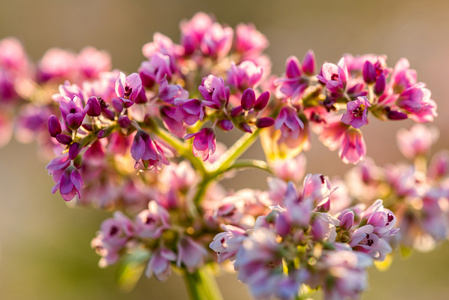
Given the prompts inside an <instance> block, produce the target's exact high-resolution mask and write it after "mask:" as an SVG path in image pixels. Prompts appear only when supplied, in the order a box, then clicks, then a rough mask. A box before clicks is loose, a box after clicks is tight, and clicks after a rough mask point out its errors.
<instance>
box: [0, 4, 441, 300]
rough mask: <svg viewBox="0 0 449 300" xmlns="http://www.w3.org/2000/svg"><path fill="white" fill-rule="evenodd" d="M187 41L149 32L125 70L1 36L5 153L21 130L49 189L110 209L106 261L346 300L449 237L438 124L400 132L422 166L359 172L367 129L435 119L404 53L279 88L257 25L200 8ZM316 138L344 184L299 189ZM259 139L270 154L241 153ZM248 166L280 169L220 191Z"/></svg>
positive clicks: (308, 183)
mask: <svg viewBox="0 0 449 300" xmlns="http://www.w3.org/2000/svg"><path fill="white" fill-rule="evenodd" d="M180 30H181V37H180V41H179V43H176V42H174V41H172V40H171V39H170V38H169V37H167V36H165V35H163V34H161V33H156V34H155V35H154V36H153V40H152V41H151V42H149V43H147V44H145V45H144V46H143V48H142V53H143V56H144V57H145V60H144V61H143V62H142V63H141V65H140V67H139V68H138V70H136V72H134V73H131V74H125V73H124V72H122V71H120V70H116V69H114V70H112V68H111V60H110V57H109V55H108V54H107V53H106V52H104V51H99V50H96V49H94V48H91V47H88V48H84V49H83V50H81V52H80V53H79V54H74V53H72V52H70V51H66V50H62V49H56V48H55V49H50V50H49V51H47V52H46V53H45V54H44V56H43V57H42V59H41V60H40V61H38V62H37V63H36V64H34V65H33V63H32V62H31V61H30V60H29V59H28V57H27V55H26V53H25V50H24V49H23V47H22V45H21V44H20V42H18V41H17V40H16V39H14V38H6V39H3V40H1V41H0V146H3V145H5V144H6V143H7V142H8V141H9V139H10V136H11V134H12V131H13V127H15V130H16V135H17V137H18V139H19V140H21V141H30V140H32V139H36V140H37V141H38V142H39V143H40V146H41V147H40V149H42V151H41V152H42V153H43V154H45V156H46V157H52V160H51V161H50V163H49V164H48V165H47V170H48V173H49V174H50V175H52V177H53V180H54V182H55V186H54V187H53V189H52V192H53V193H56V192H57V191H59V193H60V195H61V197H62V198H63V199H64V200H66V201H72V203H74V204H75V205H82V206H93V207H95V208H100V209H105V210H108V211H114V216H113V217H112V218H110V219H107V220H105V221H104V222H103V223H102V225H101V229H100V231H99V232H98V234H97V237H96V238H95V239H94V240H93V241H92V247H93V248H94V249H95V250H96V251H97V253H98V254H99V255H100V256H101V259H100V266H102V267H105V266H108V265H111V264H115V263H117V262H120V261H124V263H126V262H128V263H129V261H132V263H134V264H139V265H141V266H143V265H145V266H146V275H147V276H152V275H154V276H155V277H156V278H157V279H159V280H161V281H162V280H165V279H167V278H168V277H169V276H170V274H171V270H172V268H177V269H179V270H180V271H181V272H182V273H183V274H184V275H185V276H187V277H188V278H191V276H197V277H195V278H196V279H195V280H190V281H188V282H190V283H192V282H196V283H199V282H200V280H199V277H201V276H202V275H201V276H200V275H199V274H200V273H199V272H201V270H202V269H203V267H204V266H205V265H209V264H215V263H216V262H219V263H221V262H224V261H226V260H230V261H232V262H233V264H234V268H235V270H237V271H238V272H239V280H241V281H242V282H244V283H246V284H247V285H248V286H249V287H250V289H251V292H252V294H253V295H254V296H255V297H256V298H269V297H271V296H276V297H279V298H282V299H290V298H294V297H296V296H298V294H301V293H302V294H303V295H305V292H304V291H305V288H304V287H307V288H308V289H312V290H314V289H318V288H321V289H322V290H323V291H324V294H325V298H326V299H346V298H354V297H358V296H359V295H360V294H361V293H362V292H363V291H364V290H365V289H366V286H367V275H366V269H367V268H368V267H369V266H370V265H372V264H373V261H384V260H385V258H386V257H387V256H388V255H390V253H391V252H392V251H393V248H395V247H396V246H398V245H399V246H400V247H402V248H403V249H408V248H411V247H415V248H418V249H425V248H431V247H432V246H433V245H434V244H435V243H436V242H438V241H441V240H443V239H445V238H446V237H447V236H448V233H447V232H448V210H449V209H448V207H449V205H448V198H449V193H448V191H449V188H448V182H449V181H448V180H447V173H448V170H449V165H448V164H449V157H448V154H447V153H446V152H442V153H440V154H437V155H436V156H435V157H434V159H433V160H432V161H431V163H430V164H429V165H428V164H427V162H426V160H425V156H426V155H427V153H428V151H429V147H430V144H431V143H432V142H434V141H435V139H436V137H437V133H435V131H428V129H426V128H425V127H424V126H422V125H416V126H415V127H413V128H412V129H411V131H402V132H401V133H400V135H399V139H398V140H399V148H400V149H401V151H402V152H403V153H404V155H405V156H406V157H407V158H409V159H411V160H413V161H414V166H404V165H398V166H387V167H386V168H385V169H381V168H379V167H377V166H375V165H374V164H373V163H372V162H371V160H369V159H367V160H365V161H363V160H364V159H365V156H366V151H367V150H366V145H365V142H364V139H363V136H362V131H361V128H362V127H363V126H366V125H367V124H368V120H369V118H373V117H374V118H378V119H380V120H404V119H411V120H413V121H414V122H418V123H424V122H429V121H433V119H434V118H435V117H436V116H437V113H436V104H435V102H434V101H433V100H431V99H430V91H429V90H428V89H427V88H426V87H425V85H424V83H421V82H418V80H417V73H416V71H415V70H412V69H410V67H409V63H408V61H407V60H406V59H401V60H399V61H398V62H397V63H396V65H395V67H394V68H390V67H388V66H387V63H386V56H383V55H371V54H370V55H362V56H351V55H345V56H343V57H342V58H341V59H340V61H339V62H338V63H337V64H333V63H328V62H325V63H324V64H322V65H321V66H319V65H317V62H316V58H315V54H314V52H313V51H311V50H310V51H308V52H307V53H306V54H305V56H304V58H303V60H302V61H300V60H299V59H298V58H296V57H294V56H291V57H289V58H288V59H287V62H286V67H285V73H284V74H283V75H282V76H280V77H277V76H275V75H272V74H271V62H270V59H269V58H268V56H267V55H265V54H264V53H263V52H264V50H265V49H266V48H267V47H268V40H267V39H266V37H265V36H264V35H263V34H262V33H260V32H259V31H258V30H257V29H256V28H255V27H254V26H253V25H252V24H238V25H237V26H236V28H235V29H233V28H231V27H229V26H227V25H222V24H220V23H218V22H216V20H215V19H214V18H213V17H211V16H209V15H207V14H204V13H197V14H196V15H195V16H193V18H192V19H190V20H184V21H182V22H181V25H180ZM16 116H17V118H16V119H17V121H16V125H15V126H13V119H14V118H15V117H16ZM231 130H240V131H241V137H240V139H239V140H237V141H236V142H235V143H234V144H233V145H232V146H230V147H229V148H228V149H227V148H226V147H225V146H224V145H223V144H221V143H220V142H217V136H218V135H217V131H224V132H228V131H231ZM311 131H313V132H315V133H316V134H317V135H318V138H319V139H320V141H321V142H322V143H323V144H324V145H326V146H327V147H328V148H329V149H331V150H337V149H338V154H339V156H340V158H341V160H342V161H343V162H344V163H351V164H357V163H359V162H362V161H363V162H362V163H361V164H360V165H359V166H358V167H356V168H355V169H354V170H353V171H352V172H351V173H350V174H349V175H348V176H347V178H348V181H347V184H345V183H344V182H342V181H339V180H338V181H337V180H333V182H334V183H335V182H338V184H335V186H333V185H331V183H330V180H329V179H328V178H326V177H324V176H323V175H320V174H313V175H312V174H309V175H307V176H305V178H303V176H304V174H305V158H304V156H302V155H298V154H299V153H301V152H302V151H303V150H304V151H305V150H309V149H310V147H311V142H310V136H311ZM259 136H260V137H261V142H262V146H263V149H264V152H265V154H266V157H267V161H261V160H247V159H241V156H242V155H243V154H244V153H245V151H246V150H247V149H248V148H249V147H250V146H251V145H252V144H253V143H254V142H255V141H256V140H257V138H258V137H259ZM55 153H56V155H58V156H57V157H54V154H55ZM244 168H257V169H261V170H263V171H267V172H269V173H271V174H274V176H273V177H270V178H269V179H268V186H269V189H268V190H267V191H259V190H254V189H243V190H240V191H233V190H227V189H225V188H224V187H223V186H221V185H220V184H219V181H220V179H222V178H227V177H230V176H233V175H234V174H235V171H238V170H240V169H244ZM379 199H383V200H379ZM399 228H400V230H399ZM223 230H224V231H223ZM398 230H399V231H398ZM222 231H223V232H222ZM209 246H210V248H211V249H212V250H213V251H211V249H210V248H209ZM214 251H215V252H216V253H217V254H218V255H214ZM136 257H137V258H136ZM136 274H137V275H139V274H138V273H136ZM139 276H140V275H139ZM190 288H191V289H196V288H199V287H194V286H190ZM206 290H207V291H209V292H210V289H206ZM203 292H204V293H206V294H207V295H208V296H207V297H208V298H209V299H214V298H215V296H214V295H213V294H208V293H209V292H206V291H203ZM193 295H196V294H195V293H193Z"/></svg>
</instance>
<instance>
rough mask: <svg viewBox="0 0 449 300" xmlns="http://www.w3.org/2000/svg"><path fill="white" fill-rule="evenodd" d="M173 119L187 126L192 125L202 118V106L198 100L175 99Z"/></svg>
mask: <svg viewBox="0 0 449 300" xmlns="http://www.w3.org/2000/svg"><path fill="white" fill-rule="evenodd" d="M174 104H175V105H176V113H175V119H176V120H177V121H178V122H184V123H186V124H187V125H194V124H195V123H196V122H198V120H200V121H202V120H203V118H204V106H203V104H202V102H201V101H200V100H198V99H175V103H174Z"/></svg>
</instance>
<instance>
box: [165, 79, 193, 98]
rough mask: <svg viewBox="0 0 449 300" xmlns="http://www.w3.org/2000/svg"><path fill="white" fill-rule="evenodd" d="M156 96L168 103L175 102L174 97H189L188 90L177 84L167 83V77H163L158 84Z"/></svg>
mask: <svg viewBox="0 0 449 300" xmlns="http://www.w3.org/2000/svg"><path fill="white" fill-rule="evenodd" d="M158 97H159V99H161V100H162V101H164V102H166V103H168V104H175V102H174V101H175V99H187V98H189V92H188V91H186V90H185V89H183V88H182V86H180V85H179V84H176V85H175V84H168V82H167V79H165V78H164V79H163V80H162V81H161V83H160V85H159V94H158Z"/></svg>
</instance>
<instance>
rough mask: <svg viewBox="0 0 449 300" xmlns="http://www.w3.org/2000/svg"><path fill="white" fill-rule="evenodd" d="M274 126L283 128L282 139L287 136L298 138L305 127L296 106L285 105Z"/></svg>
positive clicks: (277, 128)
mask: <svg viewBox="0 0 449 300" xmlns="http://www.w3.org/2000/svg"><path fill="white" fill-rule="evenodd" d="M274 128H275V129H276V130H279V129H280V130H281V134H282V137H281V140H283V139H286V138H292V139H298V138H299V133H300V131H301V130H302V129H304V123H303V122H302V121H301V119H300V118H299V117H298V113H297V111H296V109H295V108H293V107H291V106H284V107H283V108H282V109H281V111H280V112H279V115H278V116H277V118H276V121H275V123H274Z"/></svg>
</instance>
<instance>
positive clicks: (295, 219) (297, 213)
mask: <svg viewBox="0 0 449 300" xmlns="http://www.w3.org/2000/svg"><path fill="white" fill-rule="evenodd" d="M283 204H284V206H285V208H286V209H287V212H286V216H287V218H288V220H289V221H290V222H291V223H293V224H295V225H298V226H300V227H303V228H307V227H308V226H309V224H310V219H311V218H312V209H313V204H314V203H313V199H312V198H310V197H307V198H305V199H301V198H300V197H299V195H298V193H297V191H296V188H295V186H294V184H293V183H292V182H289V183H288V185H287V191H286V193H285V197H284V203H283Z"/></svg>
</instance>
